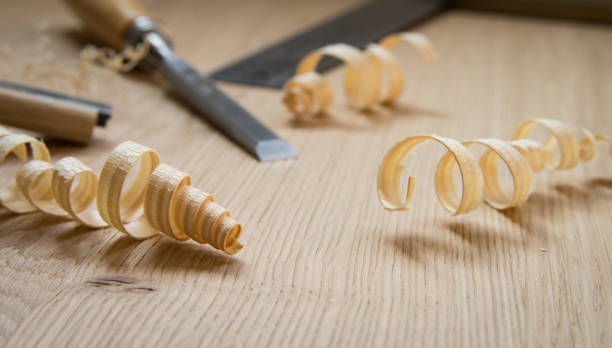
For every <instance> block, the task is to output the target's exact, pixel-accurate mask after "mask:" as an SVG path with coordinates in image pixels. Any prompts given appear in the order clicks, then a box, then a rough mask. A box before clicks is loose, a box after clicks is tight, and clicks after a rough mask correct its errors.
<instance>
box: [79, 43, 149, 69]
mask: <svg viewBox="0 0 612 348" xmlns="http://www.w3.org/2000/svg"><path fill="white" fill-rule="evenodd" d="M149 47H150V45H149V42H148V41H147V40H144V41H143V42H141V43H138V44H137V45H136V46H126V47H125V48H124V49H123V51H121V52H116V51H115V50H113V49H112V48H108V47H96V46H93V45H87V46H85V48H84V49H83V50H82V51H81V60H82V62H83V63H85V64H88V63H95V64H99V65H101V66H103V67H105V68H108V69H111V70H114V71H120V72H127V71H130V70H132V69H134V68H135V67H136V65H138V63H140V62H141V61H142V60H143V59H144V58H145V57H146V56H147V54H149Z"/></svg>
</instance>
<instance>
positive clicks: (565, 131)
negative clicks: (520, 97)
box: [378, 119, 612, 215]
mask: <svg viewBox="0 0 612 348" xmlns="http://www.w3.org/2000/svg"><path fill="white" fill-rule="evenodd" d="M536 126H542V127H544V128H546V129H548V131H549V132H550V133H551V135H550V137H549V138H548V140H546V141H545V142H544V144H542V143H539V142H537V141H535V140H531V139H527V137H528V136H529V134H530V132H531V131H532V130H533V129H534V128H535V127H536ZM576 134H581V135H582V138H581V139H580V141H578V140H577V139H576ZM428 140H435V141H437V142H438V143H440V144H442V145H444V146H445V147H446V150H447V152H446V153H445V154H444V155H443V156H442V158H441V159H440V161H439V162H438V166H437V169H436V174H435V189H436V193H437V195H438V199H439V200H440V203H441V204H442V206H443V207H444V208H445V209H446V210H447V211H449V212H451V213H453V214H454V215H458V214H462V213H467V212H468V211H470V210H473V209H474V208H476V207H477V206H478V205H479V204H480V202H481V201H482V200H483V197H484V200H485V201H486V202H487V203H489V204H490V205H491V206H493V207H494V208H496V209H506V208H509V207H513V206H516V205H518V204H520V203H522V202H524V201H525V200H526V199H527V198H528V196H529V194H530V192H531V181H532V173H533V172H534V171H540V170H542V169H544V168H546V169H551V170H559V169H569V168H573V167H575V166H576V165H577V164H578V163H579V162H588V161H592V160H593V159H595V158H596V157H597V155H598V149H597V146H598V143H600V142H606V143H609V144H611V148H610V154H612V142H611V141H610V139H609V138H608V137H605V136H602V135H593V134H592V133H591V132H590V131H588V130H587V129H584V128H574V127H570V126H568V125H566V124H564V123H563V122H561V121H558V120H553V119H534V120H529V121H527V122H525V123H523V124H522V125H521V126H520V127H519V128H518V130H517V131H516V133H515V134H514V140H512V141H509V142H505V141H502V140H498V139H476V140H469V141H465V142H463V143H460V142H458V141H456V140H453V139H449V138H443V137H440V136H437V135H419V136H414V137H409V138H406V139H404V140H403V141H401V142H399V143H397V144H396V145H395V146H393V147H392V148H391V149H390V150H389V151H388V152H387V154H386V155H385V158H384V159H383V162H382V164H381V165H380V168H379V170H378V198H379V201H380V203H381V204H382V206H383V207H384V208H385V209H387V210H391V211H405V210H408V206H409V202H410V200H411V198H412V196H413V192H414V185H415V180H416V179H415V178H414V177H413V176H410V177H409V179H408V186H407V194H406V197H405V199H404V198H403V197H401V183H400V181H401V175H402V172H403V170H404V166H403V165H402V161H403V160H404V158H405V157H406V156H407V155H408V153H409V152H410V151H411V150H412V149H413V148H415V147H416V146H417V145H419V144H421V143H423V142H425V141H428ZM475 144H479V145H484V146H486V147H487V148H488V151H487V152H486V153H485V154H484V155H482V157H481V158H480V162H479V164H478V163H477V160H476V158H475V157H474V156H473V155H472V153H471V152H470V151H469V150H468V148H469V147H471V146H472V145H475ZM555 147H558V148H559V149H560V158H559V160H558V161H556V160H555V156H554V154H555ZM498 159H501V160H502V161H503V162H504V163H505V164H506V166H507V167H508V170H509V172H510V174H511V175H512V180H513V184H514V190H513V194H512V195H511V196H508V195H506V193H505V192H504V191H503V189H502V188H501V185H500V183H499V178H498V172H497V168H498ZM455 166H458V167H459V172H460V173H461V182H462V188H463V190H462V194H461V197H457V196H458V194H457V189H456V187H455V176H454V175H455Z"/></svg>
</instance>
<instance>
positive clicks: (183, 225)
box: [0, 127, 242, 255]
mask: <svg viewBox="0 0 612 348" xmlns="http://www.w3.org/2000/svg"><path fill="white" fill-rule="evenodd" d="M28 147H29V148H30V149H31V152H32V156H31V157H32V158H31V159H30V161H28V151H27V150H28ZM11 153H13V154H14V155H16V156H17V157H18V158H19V159H20V160H21V161H22V162H26V163H25V164H24V165H23V166H21V167H20V168H19V169H18V170H17V173H16V174H15V175H14V183H13V184H11V185H9V186H8V187H7V188H5V189H3V190H2V191H0V201H1V202H2V204H3V205H4V206H5V207H6V208H7V209H9V210H10V211H13V212H15V213H27V212H32V211H36V210H40V211H43V212H45V213H47V214H52V215H59V216H69V217H71V218H73V219H74V220H76V221H78V222H79V223H81V224H83V225H85V226H89V227H93V228H103V227H107V226H109V225H110V226H112V227H114V228H115V229H117V230H119V231H121V232H123V233H126V234H127V235H129V236H131V237H133V238H137V239H143V238H148V237H151V236H154V235H156V234H158V233H160V232H161V233H164V234H166V235H167V236H169V237H171V238H174V239H177V240H187V239H192V240H194V241H196V242H198V243H202V244H204V243H205V244H210V245H211V246H212V247H214V248H216V249H219V250H221V251H223V252H225V253H227V254H229V255H233V254H235V253H237V252H238V251H240V249H241V248H242V244H240V243H239V242H238V237H239V236H240V233H241V231H242V227H241V225H240V224H239V223H238V222H236V221H235V220H234V219H232V218H231V217H230V214H229V212H228V211H227V210H226V209H225V208H223V207H221V206H220V205H218V204H216V203H215V202H214V201H213V197H212V196H211V195H210V194H208V193H205V192H203V191H200V190H198V189H196V188H194V187H192V186H190V184H191V177H190V176H189V175H188V174H186V173H183V172H181V171H180V170H178V169H175V168H173V167H171V166H169V165H166V164H160V159H159V155H158V154H157V152H156V151H155V150H153V149H150V148H148V147H146V146H143V145H140V144H137V143H134V142H131V141H126V142H123V143H121V144H119V145H118V146H117V147H116V148H115V149H114V150H113V151H112V152H111V154H110V155H109V157H108V159H107V160H106V162H105V164H104V167H103V168H102V171H101V173H100V177H99V178H98V177H97V176H96V174H95V173H94V172H93V171H92V170H91V169H90V168H89V167H88V166H86V165H85V164H83V163H82V162H80V161H79V160H78V159H76V158H73V157H66V158H63V159H61V160H60V161H58V162H57V163H55V164H52V163H51V162H50V155H49V150H48V149H47V147H46V146H45V145H44V144H43V143H42V142H41V141H39V140H37V139H35V138H32V137H30V136H28V135H23V134H12V133H11V132H9V131H8V130H6V129H4V128H2V127H0V163H2V162H3V161H4V159H5V158H6V157H7V156H8V155H9V154H11ZM130 170H137V173H136V176H135V178H134V179H133V180H131V181H130V180H128V173H129V172H130ZM94 201H95V204H94Z"/></svg>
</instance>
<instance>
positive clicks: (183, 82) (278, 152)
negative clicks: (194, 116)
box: [146, 32, 297, 161]
mask: <svg viewBox="0 0 612 348" xmlns="http://www.w3.org/2000/svg"><path fill="white" fill-rule="evenodd" d="M146 39H147V40H148V41H149V43H150V44H151V52H150V54H153V55H154V56H155V58H156V59H157V64H156V65H157V68H158V69H159V70H160V72H161V74H162V76H164V77H165V78H166V79H167V80H168V81H169V82H170V83H171V84H172V86H173V87H174V89H175V90H176V92H177V94H179V95H180V96H181V97H182V98H183V99H185V101H187V102H188V103H189V104H190V105H191V106H192V107H193V108H194V109H196V110H197V111H198V114H200V115H201V116H203V117H204V118H205V119H206V120H207V121H209V122H210V123H211V124H213V125H214V126H215V127H217V128H218V129H219V130H221V131H222V132H223V133H224V134H225V135H227V136H228V137H229V138H231V139H232V140H234V141H235V142H236V143H238V144H239V145H240V146H241V147H242V148H243V149H244V150H246V151H247V152H249V153H251V154H252V155H254V156H255V157H257V159H258V160H260V161H273V160H280V159H287V158H293V157H297V152H296V151H295V149H294V148H293V146H291V145H290V144H289V143H287V142H285V141H284V140H282V139H280V138H279V137H278V136H277V135H276V134H274V133H272V132H271V131H270V130H269V129H268V128H266V127H265V126H264V125H263V124H261V123H260V122H259V121H257V120H256V119H255V118H253V117H252V116H251V115H250V114H249V112H248V111H246V110H245V109H244V108H242V107H241V106H240V105H238V104H237V103H236V102H234V101H233V100H232V99H230V98H229V97H228V96H227V95H225V93H223V92H222V91H221V90H219V89H218V88H217V87H216V86H215V84H214V82H213V81H212V80H211V79H209V78H208V77H205V76H202V75H200V74H199V73H198V72H197V71H196V70H195V69H193V68H191V67H190V66H189V64H187V63H186V62H184V61H183V60H182V59H180V58H179V57H177V56H176V55H175V54H174V52H172V50H171V49H170V47H169V46H168V45H167V43H166V42H165V40H164V39H163V38H162V37H161V35H159V34H158V33H156V32H149V33H147V34H146Z"/></svg>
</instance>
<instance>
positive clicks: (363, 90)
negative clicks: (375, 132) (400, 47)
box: [283, 32, 438, 117]
mask: <svg viewBox="0 0 612 348" xmlns="http://www.w3.org/2000/svg"><path fill="white" fill-rule="evenodd" d="M401 41H405V42H407V43H409V44H411V45H412V46H414V47H415V48H416V49H417V51H418V52H419V54H420V56H421V59H422V60H423V62H425V63H428V64H430V63H434V62H435V61H436V60H437V57H438V55H437V53H436V50H435V48H434V47H433V45H432V44H431V42H430V41H429V40H428V39H427V38H426V37H425V36H424V35H422V34H419V33H411V32H405V33H397V34H392V35H389V36H387V37H385V38H383V39H382V40H381V41H380V42H379V43H378V44H371V45H369V46H368V47H367V49H366V50H365V51H363V52H362V51H360V50H359V49H357V48H355V47H353V46H349V45H346V44H343V43H338V44H332V45H327V46H324V47H322V48H319V49H317V50H315V51H313V52H311V53H309V54H308V55H307V56H305V57H304V58H302V60H301V61H300V63H299V64H298V67H297V69H296V75H295V76H294V77H293V78H291V79H290V80H289V81H288V82H287V84H285V87H284V88H283V91H284V96H283V103H284V104H285V105H286V106H287V108H288V109H289V111H290V112H291V113H293V114H294V115H295V116H297V117H308V116H314V115H318V114H321V113H322V112H323V111H325V109H327V108H328V107H329V106H330V105H331V104H332V102H333V99H334V96H333V90H332V88H331V86H330V85H329V83H328V82H327V81H326V80H325V79H323V76H321V75H320V74H319V73H317V72H316V67H317V65H318V63H319V61H320V60H321V59H322V58H323V57H324V56H331V57H334V58H337V59H339V60H341V61H342V62H344V63H345V65H346V69H345V72H344V84H343V86H344V93H345V96H346V99H347V101H348V103H349V105H350V106H351V107H353V108H356V109H358V110H362V109H367V108H369V107H371V106H373V105H374V104H376V103H391V102H393V101H394V100H395V99H397V97H399V95H400V94H401V92H402V89H403V87H404V76H403V69H402V67H401V64H400V62H399V60H398V59H397V57H396V56H395V55H394V54H393V53H392V52H391V51H392V50H393V48H394V47H395V46H396V45H397V44H398V43H399V42H401ZM385 74H387V75H388V79H387V85H388V86H387V88H385V84H384V77H385Z"/></svg>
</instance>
